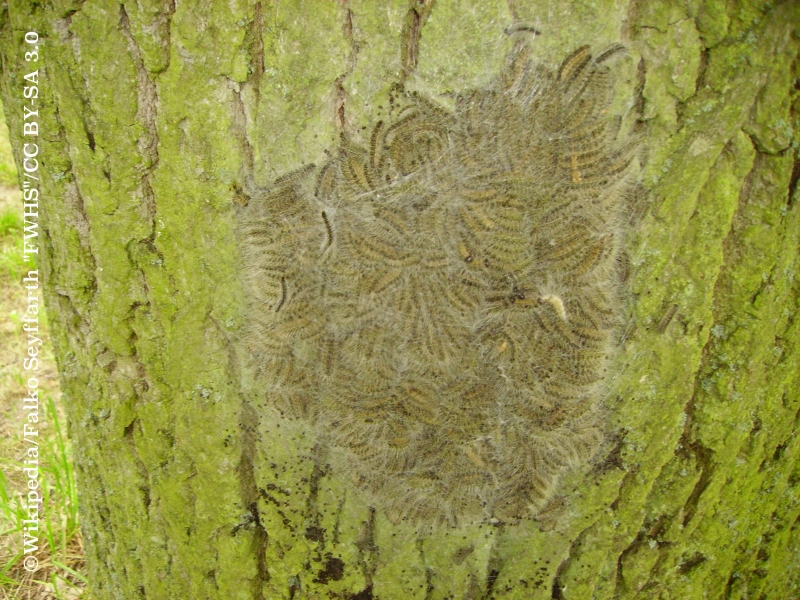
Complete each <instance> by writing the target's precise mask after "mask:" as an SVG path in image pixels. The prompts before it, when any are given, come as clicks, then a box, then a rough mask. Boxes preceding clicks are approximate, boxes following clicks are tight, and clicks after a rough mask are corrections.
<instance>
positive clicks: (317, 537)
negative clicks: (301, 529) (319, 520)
mask: <svg viewBox="0 0 800 600" xmlns="http://www.w3.org/2000/svg"><path fill="white" fill-rule="evenodd" d="M305 536H306V539H307V540H312V541H314V542H320V543H324V542H325V530H324V529H322V527H317V526H316V525H312V526H311V527H309V528H308V529H306V533H305Z"/></svg>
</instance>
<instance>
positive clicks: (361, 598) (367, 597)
mask: <svg viewBox="0 0 800 600" xmlns="http://www.w3.org/2000/svg"><path fill="white" fill-rule="evenodd" d="M349 600H375V596H373V595H372V586H371V585H368V586H367V587H365V588H364V589H363V590H361V591H360V592H358V593H357V594H352V595H351V596H350V598H349Z"/></svg>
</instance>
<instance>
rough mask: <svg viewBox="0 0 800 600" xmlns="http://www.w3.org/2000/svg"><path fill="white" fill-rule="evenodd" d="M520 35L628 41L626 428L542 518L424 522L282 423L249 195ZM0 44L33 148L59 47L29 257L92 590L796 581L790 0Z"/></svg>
mask: <svg viewBox="0 0 800 600" xmlns="http://www.w3.org/2000/svg"><path fill="white" fill-rule="evenodd" d="M520 30H527V31H528V32H529V33H530V35H531V37H532V38H533V39H532V41H531V42H530V43H531V45H532V48H533V49H534V53H535V54H536V55H537V60H540V61H541V62H542V63H543V64H548V65H550V66H551V67H553V66H557V65H558V63H559V62H560V60H561V59H563V57H564V56H566V55H567V54H568V53H569V52H570V51H572V50H574V49H575V48H577V47H579V46H581V45H583V44H590V45H591V46H592V47H593V48H606V47H609V46H611V45H612V44H615V43H622V44H623V45H624V46H625V47H626V48H627V51H628V54H629V59H628V60H627V62H625V63H624V64H622V66H620V71H619V73H617V86H618V90H617V93H616V94H615V97H616V98H617V100H616V102H617V103H618V104H617V105H615V106H616V108H615V109H616V110H618V112H619V114H621V115H624V118H623V127H626V128H627V130H628V131H630V133H631V135H633V136H636V137H638V139H640V140H641V147H642V149H643V151H642V153H641V171H640V175H639V187H640V188H641V189H642V190H644V192H645V193H644V194H643V197H644V200H641V201H640V202H639V203H637V204H636V207H637V209H638V212H639V214H637V215H636V218H632V219H631V223H630V227H629V231H627V232H626V240H627V245H628V248H627V255H628V257H629V263H630V275H629V277H628V286H629V301H628V303H627V304H626V308H625V311H626V314H627V315H628V323H627V327H626V335H625V337H624V341H623V342H621V344H620V348H619V351H618V353H617V356H616V358H615V362H614V364H613V367H612V368H611V369H610V371H611V373H610V375H609V379H610V380H611V382H612V384H611V388H610V390H609V393H608V399H607V401H606V402H605V405H606V412H607V419H608V422H609V430H610V431H611V432H613V434H612V435H611V436H610V438H611V439H610V442H609V447H608V449H607V450H606V456H605V457H601V460H599V461H597V463H596V464H594V465H593V466H591V467H589V468H587V469H584V470H582V471H579V472H577V471H576V472H575V473H573V474H572V475H570V476H569V477H568V478H567V479H566V480H565V481H564V482H563V483H562V486H561V492H560V494H559V495H558V497H557V499H556V500H554V501H553V502H552V506H550V507H549V510H547V511H545V512H544V513H542V514H540V515H538V516H537V517H536V519H531V520H528V521H524V522H522V523H520V524H503V523H499V524H498V523H483V524H476V525H468V526H462V527H460V528H456V529H448V528H444V529H440V530H437V531H436V532H434V533H428V534H425V535H418V534H416V533H415V531H414V529H413V528H412V527H410V526H409V525H407V524H404V523H399V524H394V523H393V522H392V521H390V520H389V519H387V518H386V516H385V515H383V514H381V512H380V511H377V510H374V509H372V508H370V507H369V506H368V505H367V504H366V503H364V502H363V500H360V497H359V495H358V493H357V491H356V490H354V489H353V484H352V482H350V481H347V480H345V479H343V478H341V477H338V476H337V475H336V473H333V472H331V471H330V470H328V469H326V468H325V465H324V463H323V462H320V460H319V456H318V450H317V449H316V447H315V445H314V443H313V440H311V439H310V438H309V437H308V436H305V437H304V436H303V435H302V431H300V432H299V433H298V431H297V430H292V431H288V432H286V431H284V432H281V431H279V429H278V428H276V427H266V425H265V424H264V423H263V419H264V416H263V415H261V414H259V412H258V410H257V409H256V408H255V406H256V404H255V403H254V401H253V395H254V394H255V393H256V391H255V387H254V386H255V385H256V384H254V383H253V382H252V381H251V380H249V379H248V376H247V374H246V372H245V371H246V369H244V367H243V357H242V355H241V351H240V349H239V348H240V343H241V339H240V338H241V336H242V335H243V332H245V331H246V330H247V328H246V323H247V320H248V318H249V313H248V309H247V298H246V294H245V293H244V291H243V287H242V283H241V276H240V265H239V253H238V252H239V251H238V247H237V241H236V222H235V221H236V210H237V203H238V204H241V203H242V202H246V201H247V200H246V198H245V197H244V192H243V189H244V186H245V180H246V179H247V178H248V177H251V178H252V179H253V180H255V181H257V182H260V183H261V184H262V185H266V184H268V183H269V182H270V181H272V180H274V179H275V178H276V177H279V176H281V175H284V174H286V173H288V172H291V171H294V170H296V169H298V168H300V167H301V166H303V165H304V164H310V163H313V162H315V161H317V162H320V161H324V160H325V154H324V152H325V150H326V149H333V148H335V147H336V146H337V144H338V139H339V136H340V134H341V133H342V132H348V133H352V134H353V135H356V134H357V132H358V131H360V130H361V128H362V127H366V126H367V125H369V124H370V123H372V122H373V114H374V111H375V108H376V106H377V105H378V104H380V102H381V101H382V100H381V99H385V98H386V97H387V93H388V90H389V89H390V88H391V86H392V84H394V83H396V82H397V81H400V80H402V81H404V82H405V83H406V84H407V85H408V86H411V87H413V89H416V90H419V91H420V93H424V94H427V95H428V96H431V97H433V96H436V97H441V98H447V97H448V95H450V97H452V95H453V94H454V93H457V92H460V91H463V90H467V89H470V88H475V87H479V86H481V85H483V84H484V83H485V82H486V81H487V80H488V79H489V78H490V77H491V76H493V75H494V74H496V73H497V72H498V71H499V69H500V68H501V67H502V65H503V61H504V60H505V57H506V55H507V53H508V50H509V49H510V48H511V44H512V41H511V40H512V37H513V36H512V35H511V34H512V33H514V32H515V31H516V32H519V31H520ZM534 30H535V31H536V32H538V33H534ZM0 31H2V35H1V36H0V61H1V63H0V64H1V65H2V71H3V79H2V95H3V97H2V99H3V104H4V105H5V106H6V107H7V113H8V122H9V125H10V129H11V131H12V140H13V141H14V142H15V143H16V144H17V147H16V152H17V157H20V156H21V154H20V147H19V144H20V143H21V142H20V140H21V136H20V135H17V134H15V133H14V132H19V131H21V129H22V112H21V109H20V108H18V107H19V106H20V98H21V89H22V86H23V79H22V76H23V75H24V74H26V73H27V72H28V70H29V68H30V66H29V65H28V64H26V63H24V62H23V61H22V59H21V52H22V49H23V45H24V42H23V36H24V34H25V32H27V31H37V32H38V33H39V35H40V37H41V60H40V62H39V76H40V80H41V82H40V97H41V107H40V111H41V120H40V129H41V131H40V137H39V143H40V145H41V147H42V159H41V160H42V170H43V173H44V175H45V180H44V182H43V190H44V194H43V197H42V199H41V201H40V203H41V211H40V212H41V214H42V227H41V234H40V235H41V237H40V241H41V245H42V248H43V252H44V256H42V257H41V265H42V267H41V268H42V270H43V275H44V281H45V286H46V287H45V290H46V301H47V308H48V315H49V318H50V319H51V321H52V330H53V338H54V341H55V343H56V352H57V359H58V363H59V370H60V374H61V381H62V386H63V391H64V397H65V401H66V404H67V413H68V418H69V430H70V435H71V438H72V441H73V445H74V448H75V452H76V457H75V460H76V466H77V472H78V483H79V487H80V501H81V515H82V519H83V531H84V539H85V542H86V552H87V561H88V565H89V570H90V576H91V583H92V589H93V594H94V597H96V598H98V599H101V598H125V599H131V598H154V599H160V598H164V599H167V598H197V599H199V598H220V599H226V600H227V599H231V598H243V599H244V598H248V599H249V598H264V599H273V598H351V599H359V600H366V599H368V598H381V599H382V600H395V599H407V598H408V599H410V598H577V599H580V598H633V597H646V598H653V597H664V598H706V597H709V598H745V597H746V598H776V599H777V598H789V597H793V596H796V595H799V594H800V523H799V522H798V519H799V518H800V487H799V486H800V467H799V466H798V456H799V455H800V439H798V437H797V436H796V435H795V432H796V429H797V424H798V416H799V415H800V412H799V411H800V397H799V396H798V393H799V392H800V389H799V387H800V375H798V369H797V364H798V358H799V357H798V350H799V348H798V341H799V340H800V332H799V331H798V326H799V325H798V321H797V319H796V315H797V309H798V285H799V284H798V277H797V268H798V252H797V250H798V242H799V241H800V240H799V239H798V235H799V234H800V208H799V207H798V203H797V202H796V200H797V192H796V183H797V179H798V176H800V166H798V165H800V163H799V162H798V157H797V152H798V150H797V148H798V141H800V137H799V136H800V133H798V132H800V121H799V120H798V114H799V113H798V110H800V104H799V103H800V100H798V93H797V80H798V77H800V71H799V70H798V49H799V48H800V7H799V6H798V4H797V3H795V2H792V1H791V0H785V1H783V2H766V1H764V2H761V1H758V0H749V1H748V0H730V1H722V0H691V1H687V2H678V1H675V0H663V1H659V2H636V1H633V2H622V3H619V2H618V3H614V2H610V1H609V2H605V1H598V2H564V3H553V2H545V1H538V0H508V1H507V2H501V1H499V0H498V1H487V2H483V1H481V2H478V1H472V2H470V1H467V0H462V1H457V0H438V1H436V2H433V1H432V0H431V1H424V0H410V1H409V0H391V1H387V2H370V1H367V0H339V1H338V2H333V1H328V0H307V1H299V0H298V1H297V2H275V3H269V2H266V1H251V0H237V1H235V2H224V3H223V2H206V3H201V2H190V1H180V2H175V1H171V0H161V1H159V0H140V1H139V2H135V3H134V2H123V3H120V2H115V1H112V0H84V1H79V0H58V1H57V0H51V1H46V2H36V3H31V2H27V1H23V0H4V1H3V2H0ZM267 430H269V431H270V432H271V433H270V435H269V436H267V435H266V431H267Z"/></svg>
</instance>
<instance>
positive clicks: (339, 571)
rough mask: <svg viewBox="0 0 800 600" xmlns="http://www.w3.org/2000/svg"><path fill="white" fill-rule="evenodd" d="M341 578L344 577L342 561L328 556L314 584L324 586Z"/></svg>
mask: <svg viewBox="0 0 800 600" xmlns="http://www.w3.org/2000/svg"><path fill="white" fill-rule="evenodd" d="M342 577H344V561H343V560H342V559H341V558H336V557H333V556H331V555H330V554H328V555H327V560H326V561H325V567H324V568H323V569H322V570H321V571H320V572H319V573H317V578H316V579H315V580H314V583H321V584H323V585H325V584H327V583H328V582H329V581H339V580H340V579H342Z"/></svg>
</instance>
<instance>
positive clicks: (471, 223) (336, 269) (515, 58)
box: [240, 44, 633, 524]
mask: <svg viewBox="0 0 800 600" xmlns="http://www.w3.org/2000/svg"><path fill="white" fill-rule="evenodd" d="M619 51H620V48H619V47H617V46H615V47H612V48H610V49H608V50H606V51H605V52H603V53H601V54H600V55H599V56H595V57H593V56H592V53H591V51H590V49H589V47H588V46H585V47H582V48H579V49H578V50H576V51H575V52H574V53H572V54H571V55H570V56H568V57H567V58H566V59H564V61H563V62H562V63H561V65H560V67H559V68H558V69H555V70H553V69H549V68H547V67H544V66H541V65H536V64H534V63H533V61H532V59H531V50H530V48H529V47H528V46H527V45H525V44H518V45H517V46H516V47H515V48H514V50H513V51H512V52H511V54H510V56H509V57H508V60H507V64H506V67H505V69H504V70H503V71H502V72H501V73H500V74H499V75H498V76H497V77H496V79H495V80H494V81H493V82H492V83H491V84H489V85H488V86H487V87H486V88H485V89H475V90H466V91H464V92H462V93H460V94H458V95H457V96H456V98H455V102H454V107H455V108H454V109H453V110H452V111H449V110H446V109H445V108H442V107H440V106H438V105H437V104H436V103H435V102H433V101H431V100H428V99H425V98H423V97H421V96H420V95H418V94H415V93H410V92H406V91H403V90H402V88H399V87H398V88H397V89H396V91H395V95H394V97H393V101H392V103H391V104H392V111H390V113H389V114H388V115H386V116H384V117H383V118H382V119H381V120H379V121H377V123H376V124H375V125H374V127H373V128H372V131H371V132H370V135H369V136H367V140H368V143H367V147H360V146H359V145H358V144H356V143H355V142H354V141H352V140H350V139H347V138H346V137H344V138H343V140H342V143H341V147H340V148H339V149H338V152H333V153H331V155H330V156H331V157H330V158H329V160H328V161H327V162H326V163H325V164H324V165H322V166H321V167H320V168H305V169H304V170H303V171H302V172H298V173H297V174H290V175H289V176H286V177H283V178H281V179H280V180H278V181H276V182H275V183H274V184H273V185H272V186H271V187H270V188H269V189H266V190H256V191H255V192H253V194H252V196H253V198H252V200H251V202H249V203H248V205H247V206H246V207H243V208H241V209H240V215H241V220H240V235H241V241H242V248H243V256H244V259H245V264H246V265H248V269H247V272H248V273H249V286H250V290H251V292H252V296H253V303H252V310H253V311H257V312H258V316H257V318H256V319H254V322H255V323H256V325H255V326H254V329H253V331H252V332H251V335H250V336H249V338H248V339H249V340H250V341H249V344H250V346H249V354H250V356H251V358H252V362H253V365H254V367H255V368H256V370H257V371H258V372H259V374H260V377H261V379H262V380H263V381H264V383H265V389H266V392H265V393H266V395H267V400H268V402H270V403H272V404H274V405H276V406H278V407H279V408H281V410H283V411H284V412H288V413H289V414H288V416H290V417H294V418H300V419H308V420H309V421H311V422H313V423H314V424H315V426H316V428H317V430H318V431H319V432H320V435H321V436H322V437H323V438H324V439H325V440H326V441H327V443H329V444H330V445H332V446H335V447H337V448H339V449H340V450H341V453H342V456H344V458H343V460H342V461H341V462H340V464H339V465H338V466H339V468H340V469H343V470H344V471H345V475H346V476H347V477H348V479H350V480H352V481H358V482H360V485H361V486H362V487H363V488H364V489H365V490H367V491H368V492H369V493H370V494H371V495H372V498H373V499H374V503H375V504H376V505H377V506H380V507H382V508H383V509H385V510H386V511H387V514H388V515H389V516H390V517H393V518H395V517H396V518H411V519H414V520H416V521H418V522H421V523H426V524H435V523H457V522H461V521H464V520H475V519H488V518H492V519H504V520H516V519H521V518H525V517H532V516H535V515H536V514H537V512H538V511H540V510H541V509H542V508H543V507H545V506H546V505H547V503H548V502H549V501H550V500H551V497H552V495H553V492H554V490H555V489H556V486H557V484H558V480H559V477H560V476H561V475H562V474H563V473H564V472H565V471H566V470H567V469H569V468H572V467H574V466H576V465H577V464H580V463H581V462H585V461H587V460H588V459H589V458H590V457H591V456H592V455H593V453H594V452H595V451H596V449H597V448H598V446H599V444H600V443H601V441H602V439H603V423H602V418H601V416H600V414H601V411H600V403H601V398H602V394H603V387H602V380H603V376H604V372H605V367H606V364H607V361H608V356H609V354H610V352H611V351H612V350H613V347H612V346H613V340H614V338H615V331H616V328H617V326H618V322H619V316H620V315H619V305H620V300H619V293H620V291H619V288H620V284H619V280H620V277H619V270H620V266H619V264H620V260H619V258H620V256H619V255H620V248H621V245H622V244H621V241H620V235H621V234H620V225H619V224H620V223H621V222H622V221H623V218H622V214H621V213H622V212H623V209H624V206H623V200H622V198H623V193H622V190H623V189H624V186H625V174H626V173H627V172H628V170H629V169H628V166H629V164H630V163H631V161H632V159H633V144H631V143H625V142H620V141H617V139H616V138H617V137H618V125H616V123H617V122H616V121H615V120H614V119H613V118H612V117H611V116H609V115H608V114H607V113H608V107H609V105H610V103H611V99H612V91H613V90H612V77H611V70H610V67H609V66H608V61H609V60H610V59H611V58H612V57H615V56H616V55H618V53H619ZM320 216H321V219H320ZM334 232H336V236H337V238H336V243H334ZM264 278H266V279H265V280H264ZM289 284H290V285H289ZM265 307H266V309H265ZM267 309H269V310H267ZM275 382H279V384H278V383H275ZM287 398H288V399H289V400H286V399H287Z"/></svg>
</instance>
